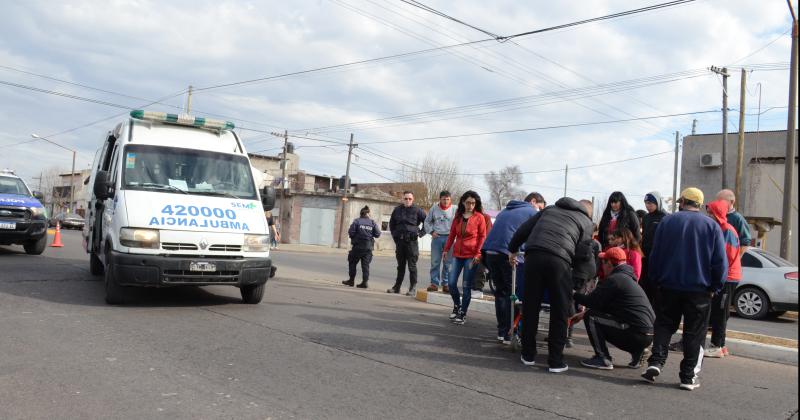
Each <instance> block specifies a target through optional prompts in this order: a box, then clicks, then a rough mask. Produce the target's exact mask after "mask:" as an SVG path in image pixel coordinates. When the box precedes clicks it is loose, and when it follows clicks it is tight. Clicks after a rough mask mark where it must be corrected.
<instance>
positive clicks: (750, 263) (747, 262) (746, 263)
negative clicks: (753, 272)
mask: <svg viewBox="0 0 800 420" xmlns="http://www.w3.org/2000/svg"><path fill="white" fill-rule="evenodd" d="M742 267H752V268H763V267H764V265H763V264H761V261H759V259H758V258H756V257H754V256H752V255H750V254H749V253H747V252H745V253H744V254H742Z"/></svg>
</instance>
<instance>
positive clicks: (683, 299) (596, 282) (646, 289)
mask: <svg viewBox="0 0 800 420" xmlns="http://www.w3.org/2000/svg"><path fill="white" fill-rule="evenodd" d="M678 204H679V208H680V211H678V212H676V213H672V214H668V213H667V212H666V211H665V210H664V208H663V202H662V198H661V196H660V195H659V194H658V192H655V191H653V192H649V193H647V194H646V195H645V196H644V207H645V209H646V210H645V211H639V212H637V211H635V210H634V209H633V207H632V206H631V205H630V204H629V203H628V200H627V198H626V197H625V195H623V194H622V193H621V192H618V191H617V192H613V193H612V194H611V195H610V196H609V198H608V202H607V206H606V208H605V209H604V211H603V214H602V215H601V216H600V221H599V223H598V224H594V223H593V221H592V216H593V215H592V212H593V208H594V206H593V203H592V202H591V201H588V200H575V199H573V198H570V197H563V198H560V199H559V200H558V201H556V202H555V204H553V205H550V206H548V205H547V202H546V201H545V199H544V197H543V196H542V195H541V194H539V193H537V192H532V193H530V194H528V195H527V196H526V197H525V198H524V199H520V200H511V201H509V202H508V204H507V205H506V207H505V208H504V209H503V210H502V211H500V213H499V214H498V215H497V216H496V218H495V219H494V220H492V218H491V217H489V216H488V215H487V214H486V213H485V212H484V210H483V205H482V202H481V198H480V196H479V195H478V194H477V193H476V192H474V191H467V192H465V193H464V194H462V195H461V197H460V198H459V199H458V202H457V203H456V204H455V205H454V204H453V202H452V197H451V195H450V193H449V192H447V191H442V192H441V193H440V194H439V202H438V203H436V204H435V205H434V206H433V207H432V208H431V209H430V210H429V211H428V212H427V213H426V212H425V211H424V210H423V209H421V208H419V207H418V206H416V205H414V194H413V193H412V192H410V191H406V192H404V193H403V203H402V204H401V205H399V206H397V207H396V208H395V209H394V211H393V212H392V215H391V218H390V221H389V230H390V232H391V235H392V239H393V240H394V243H395V256H396V259H397V277H396V279H395V283H394V285H393V286H392V287H391V288H389V289H388V290H387V293H400V290H401V286H402V285H403V282H404V278H405V272H406V268H407V269H408V273H409V276H408V277H409V285H408V288H407V289H406V290H407V292H406V295H408V296H414V295H415V294H416V287H417V280H418V276H417V260H418V258H419V242H418V241H419V238H420V237H422V236H424V235H426V234H430V235H431V238H432V240H431V267H430V285H429V286H428V287H427V290H428V291H429V292H437V291H439V290H440V289H441V291H442V292H444V293H449V294H450V296H451V297H452V299H453V310H452V312H451V313H450V315H449V319H450V321H451V322H453V323H454V324H464V323H465V322H466V317H467V312H468V310H469V306H470V301H471V297H472V289H473V287H474V286H473V283H474V280H475V278H476V277H478V274H479V272H481V271H482V270H486V271H487V272H488V276H489V277H490V278H491V281H492V283H493V288H492V291H493V292H494V295H495V296H494V297H495V299H494V303H495V310H496V318H497V339H498V341H499V342H501V343H504V344H510V343H511V340H512V336H513V335H515V334H516V335H518V336H519V337H520V340H521V346H522V352H521V353H522V354H521V356H520V359H521V362H522V364H524V365H525V366H534V365H535V364H536V362H535V357H536V354H537V346H536V339H537V332H538V328H539V316H540V313H541V309H542V305H543V303H545V302H546V303H547V304H549V313H550V319H549V328H548V332H547V350H548V357H547V364H548V370H549V371H550V372H552V373H560V372H564V371H567V370H568V369H569V367H568V365H567V363H566V362H565V359H564V348H565V347H570V346H571V342H572V341H571V333H572V326H573V325H574V324H575V323H578V322H580V321H583V322H584V325H585V328H586V332H587V335H588V337H589V342H590V343H591V345H592V348H593V349H594V356H593V357H591V358H589V359H586V360H583V361H582V362H581V365H582V366H584V367H586V368H593V369H603V370H611V369H613V368H614V366H615V363H614V359H613V357H612V355H611V353H610V352H609V349H608V344H609V343H610V344H612V345H614V346H615V347H617V348H618V349H620V350H622V351H624V352H627V353H628V354H630V356H631V359H630V361H629V362H628V363H627V364H625V366H626V367H629V368H634V369H636V368H641V367H642V366H643V364H645V363H646V369H645V370H644V372H643V373H642V378H644V379H645V380H646V381H648V382H655V380H656V377H658V376H659V375H660V374H661V371H662V369H663V368H664V365H665V364H666V361H667V357H668V353H669V351H670V350H671V349H672V350H677V349H680V350H682V352H683V360H682V361H681V363H680V372H679V378H680V387H681V388H682V389H686V390H693V389H696V388H697V387H699V386H700V384H699V381H698V374H699V372H700V368H701V365H702V360H703V358H704V357H724V356H726V355H728V354H729V352H728V350H727V347H726V346H725V330H726V325H727V318H728V316H729V307H730V304H731V296H732V294H733V292H734V290H735V287H736V282H737V281H739V279H740V278H741V262H740V259H741V255H742V253H743V252H744V250H745V249H746V247H747V246H748V245H749V244H750V239H751V237H750V231H749V226H748V224H747V222H746V221H745V219H744V217H742V215H741V214H739V213H738V212H736V211H735V196H734V194H733V192H732V191H730V190H727V189H725V190H722V191H720V192H719V193H718V194H717V196H716V198H715V200H714V201H712V202H710V203H708V204H707V205H705V206H704V197H703V193H702V192H701V191H700V190H699V189H697V188H686V189H685V190H683V191H682V192H681V195H680V197H679V200H678ZM642 213H643V214H642ZM369 216H370V210H369V208H368V207H364V208H363V209H362V210H361V214H360V217H359V218H358V219H356V220H354V221H353V223H352V225H351V226H350V229H349V235H350V238H351V242H352V249H351V251H350V253H349V255H348V262H349V275H350V278H349V280H346V281H344V282H343V283H344V284H345V285H348V286H354V285H355V277H356V271H357V265H358V263H361V267H362V282H361V283H359V284H358V285H357V287H361V288H366V287H367V282H368V280H369V264H370V261H371V260H372V250H373V247H374V241H375V239H376V238H378V237H379V236H380V233H381V232H380V229H379V228H378V226H377V225H376V224H375V222H374V221H373V220H372V219H371V218H370V217H369ZM515 274H517V275H516V276H515ZM513 278H516V279H517V285H516V286H517V288H516V290H512V289H513V286H512V283H513V281H512V279H513ZM459 279H461V290H459V287H458V283H459ZM512 296H519V297H521V302H522V305H521V322H519V323H518V324H517V325H515V322H514V313H515V312H514V310H513V309H512V306H514V305H513V298H512ZM681 322H682V323H683V335H682V340H681V341H680V342H678V343H670V339H671V337H672V336H673V334H675V332H676V331H677V330H678V328H679V326H680V324H681ZM709 324H710V326H711V329H712V336H711V340H710V344H708V345H707V344H706V331H707V330H708V327H709ZM648 354H649V357H648Z"/></svg>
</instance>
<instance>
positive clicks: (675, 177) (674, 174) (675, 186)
mask: <svg viewBox="0 0 800 420" xmlns="http://www.w3.org/2000/svg"><path fill="white" fill-rule="evenodd" d="M695 121H697V120H695ZM680 135H681V133H680V132H678V131H676V132H675V166H674V168H673V169H672V212H673V213H675V211H676V210H677V209H678V155H679V154H680V150H681V148H680Z"/></svg>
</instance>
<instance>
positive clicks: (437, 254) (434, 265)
mask: <svg viewBox="0 0 800 420" xmlns="http://www.w3.org/2000/svg"><path fill="white" fill-rule="evenodd" d="M445 243H447V235H439V236H437V237H435V238H433V240H431V284H433V285H436V286H439V285H440V284H442V285H445V284H447V285H448V287H450V283H449V281H448V280H447V279H448V278H449V277H450V259H449V258H445V259H444V261H442V251H443V250H444V245H445ZM440 265H444V266H443V267H442V270H441V271H442V275H443V276H444V278H442V279H441V281H440V280H439V271H440V270H439V267H440Z"/></svg>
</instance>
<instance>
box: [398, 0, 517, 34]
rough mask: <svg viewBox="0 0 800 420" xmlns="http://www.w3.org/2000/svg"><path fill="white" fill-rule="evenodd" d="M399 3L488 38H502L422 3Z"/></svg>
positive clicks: (407, 1) (411, 0)
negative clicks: (462, 26) (458, 24)
mask: <svg viewBox="0 0 800 420" xmlns="http://www.w3.org/2000/svg"><path fill="white" fill-rule="evenodd" d="M400 1H402V2H403V3H406V4H409V5H411V6H414V7H417V8H419V9H422V10H425V11H426V12H430V13H433V14H435V15H438V16H441V17H443V18H445V19H449V20H452V21H453V22H456V23H460V24H462V25H464V26H466V27H469V28H472V29H474V30H476V31H478V32H482V33H484V34H486V35H489V36H490V37H492V38H494V39H501V38H502V37H501V36H500V35H497V34H495V33H492V32H489V31H487V30H484V29H481V28H479V27H477V26H474V25H470V24H469V23H466V22H464V21H462V20H459V19H456V18H454V17H452V16H450V15H447V14H445V13H443V12H440V11H438V10H436V9H434V8H432V7H429V6H426V5H424V4H422V3H420V2H418V1H414V0H410V1H409V0H400Z"/></svg>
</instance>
